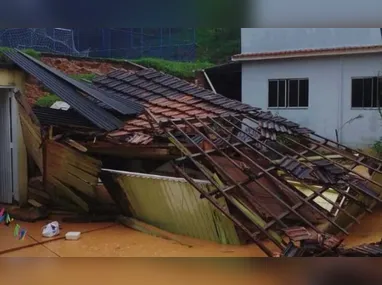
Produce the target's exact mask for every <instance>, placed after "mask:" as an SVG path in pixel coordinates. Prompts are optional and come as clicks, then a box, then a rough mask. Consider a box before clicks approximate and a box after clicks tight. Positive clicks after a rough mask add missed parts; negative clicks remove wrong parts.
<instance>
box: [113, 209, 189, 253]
mask: <svg viewBox="0 0 382 285" xmlns="http://www.w3.org/2000/svg"><path fill="white" fill-rule="evenodd" d="M117 221H118V222H120V223H121V224H122V225H124V226H126V227H128V228H131V229H133V230H136V231H139V232H142V233H145V234H149V235H152V236H156V237H160V238H163V239H167V240H173V241H175V242H177V243H179V244H181V245H185V246H188V247H193V245H191V244H190V243H189V242H187V241H185V239H182V237H180V236H177V235H174V234H171V233H169V232H166V231H164V230H161V229H159V228H157V227H154V226H151V225H148V224H146V223H144V222H141V221H138V220H136V219H134V218H129V217H126V216H118V218H117Z"/></svg>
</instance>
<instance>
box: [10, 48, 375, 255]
mask: <svg viewBox="0 0 382 285" xmlns="http://www.w3.org/2000/svg"><path fill="white" fill-rule="evenodd" d="M6 55H7V56H8V57H9V58H10V59H11V60H13V61H15V62H16V64H18V65H19V66H20V68H22V69H24V70H25V71H26V72H28V73H32V74H35V73H38V74H40V80H41V81H42V82H43V83H44V84H45V85H47V86H50V88H56V91H57V92H55V93H56V95H57V96H59V97H61V98H62V100H63V101H65V102H67V103H68V104H69V105H70V106H71V107H70V108H69V109H68V110H66V111H65V110H55V109H51V108H36V107H35V108H31V107H30V106H29V105H28V103H27V102H26V101H27V100H26V98H25V96H24V95H23V94H18V96H17V100H18V106H19V112H20V120H21V125H22V131H23V135H24V138H25V141H26V148H27V151H28V154H29V155H30V157H31V158H32V159H33V162H34V164H35V172H37V173H38V176H39V178H35V177H30V183H29V199H31V200H33V201H34V202H33V203H32V204H35V205H37V204H42V205H44V206H46V207H49V208H51V209H52V210H56V211H57V210H60V211H62V210H65V211H69V212H73V215H71V216H69V217H67V219H68V220H70V221H76V220H77V221H89V222H91V221H95V220H97V219H98V220H99V219H101V220H102V219H105V220H107V219H115V218H116V217H117V216H118V215H119V214H122V215H124V216H125V217H127V218H125V221H126V219H128V221H129V224H130V225H131V224H132V221H135V220H139V221H140V222H144V223H147V224H149V225H151V226H154V227H156V228H160V229H161V230H166V231H169V232H172V233H174V234H181V235H189V236H193V237H197V238H202V239H209V240H212V241H217V242H221V243H227V244H243V243H247V242H253V243H255V244H257V245H258V246H259V247H260V248H261V249H262V250H263V251H264V253H265V254H267V255H268V256H275V255H277V256H349V255H355V254H363V255H367V256H368V255H378V254H380V252H379V246H380V244H374V245H365V246H360V247H357V248H352V249H346V248H344V247H342V245H341V243H342V238H340V236H341V235H348V234H349V231H348V230H349V228H350V227H351V225H352V224H354V223H360V222H361V218H362V216H363V215H364V214H366V213H369V212H371V211H372V209H373V208H374V207H375V206H376V205H377V203H379V202H381V193H382V179H380V177H381V176H380V175H381V174H382V172H381V170H380V169H381V165H382V161H381V160H379V159H378V158H374V157H372V156H370V155H367V154H365V153H362V152H360V151H356V150H354V149H350V148H348V147H346V146H344V145H341V144H338V143H337V142H334V141H331V140H329V139H327V138H323V137H321V136H319V135H318V134H316V133H314V132H313V131H312V130H308V129H306V128H303V127H301V126H299V125H298V124H296V123H294V122H291V121H288V120H287V119H285V118H282V117H279V116H275V115H273V114H272V113H271V112H264V111H262V110H260V109H259V108H256V107H252V106H249V105H246V104H242V103H241V102H238V101H234V100H231V99H228V98H225V97H223V96H221V95H219V94H215V93H213V92H212V91H209V90H205V89H203V88H201V87H198V86H195V85H193V84H191V83H189V82H187V81H184V80H181V79H179V78H176V77H173V76H170V75H167V74H164V73H161V72H158V71H156V70H153V69H140V70H136V71H131V70H130V71H126V70H114V71H112V72H110V73H108V74H105V75H102V76H99V77H97V78H95V79H94V80H93V82H92V84H85V83H82V82H78V81H73V79H70V78H68V77H67V76H65V75H63V74H61V73H57V71H56V70H53V69H52V68H50V67H47V66H46V65H42V64H40V63H38V62H36V61H35V60H32V59H30V58H28V57H26V56H24V55H23V54H22V53H20V52H18V53H16V54H15V53H6ZM32 66H33V68H31V67H32ZM37 71H39V72H37ZM42 74H44V76H42ZM57 86H62V88H58V87H57ZM359 166H362V167H365V168H366V169H367V170H368V171H370V173H371V176H368V177H366V176H364V175H361V174H359V173H358V172H356V171H355V170H354V168H355V167H359ZM120 220H121V218H120ZM135 224H137V223H135ZM270 244H271V245H270ZM274 248H277V249H278V252H277V253H276V254H275V251H274Z"/></svg>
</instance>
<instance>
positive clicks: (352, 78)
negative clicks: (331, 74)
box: [350, 75, 382, 110]
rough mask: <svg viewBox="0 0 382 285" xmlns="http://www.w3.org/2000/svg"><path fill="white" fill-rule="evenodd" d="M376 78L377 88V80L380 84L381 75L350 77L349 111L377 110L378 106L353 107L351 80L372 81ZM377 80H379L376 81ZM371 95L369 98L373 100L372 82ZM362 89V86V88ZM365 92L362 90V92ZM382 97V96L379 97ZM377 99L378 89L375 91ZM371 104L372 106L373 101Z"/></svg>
mask: <svg viewBox="0 0 382 285" xmlns="http://www.w3.org/2000/svg"><path fill="white" fill-rule="evenodd" d="M374 78H376V79H377V88H378V86H379V84H378V83H379V80H381V83H382V75H380V76H378V75H373V76H352V77H350V109H351V110H378V106H376V107H373V106H371V107H353V80H357V79H362V80H365V79H372V80H373V79H374ZM378 79H379V80H378ZM371 86H372V94H371V98H372V99H373V90H374V89H373V88H374V84H373V81H372V84H371ZM362 89H364V85H363V86H362ZM364 91H365V90H363V92H364ZM381 97H382V96H381ZM377 98H378V89H377ZM372 104H373V101H372ZM380 105H381V106H380V107H381V108H382V100H381V102H380Z"/></svg>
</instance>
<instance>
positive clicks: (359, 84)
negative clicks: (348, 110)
mask: <svg viewBox="0 0 382 285" xmlns="http://www.w3.org/2000/svg"><path fill="white" fill-rule="evenodd" d="M381 84H382V78H381V77H365V78H353V79H352V88H351V106H352V108H377V107H378V106H380V102H381V103H382V85H381Z"/></svg>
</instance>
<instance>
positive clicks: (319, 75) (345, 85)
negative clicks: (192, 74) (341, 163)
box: [242, 55, 382, 146]
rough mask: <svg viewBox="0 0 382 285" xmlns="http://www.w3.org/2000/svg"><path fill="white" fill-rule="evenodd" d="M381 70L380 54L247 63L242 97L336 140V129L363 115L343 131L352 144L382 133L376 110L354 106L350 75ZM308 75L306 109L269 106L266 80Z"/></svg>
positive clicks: (366, 141) (369, 140)
mask: <svg viewBox="0 0 382 285" xmlns="http://www.w3.org/2000/svg"><path fill="white" fill-rule="evenodd" d="M379 71H381V73H382V55H359V56H345V57H326V58H305V59H290V60H272V61H262V62H260V61H258V62H246V63H243V65H242V74H243V75H242V88H243V90H242V93H243V94H242V100H243V102H244V103H248V104H251V105H254V106H257V107H261V108H263V109H264V110H271V111H272V112H274V113H275V112H276V113H279V114H280V115H281V116H284V117H286V118H288V119H290V120H293V121H295V122H297V123H299V124H301V125H302V126H305V127H308V128H310V129H312V130H314V131H316V132H317V133H318V134H320V135H323V136H325V137H328V138H331V139H335V129H340V128H341V126H342V125H343V124H344V123H345V122H347V121H348V120H350V119H352V118H354V117H356V116H358V115H360V114H361V115H363V118H362V119H357V120H355V121H353V122H352V123H351V124H347V125H346V126H344V127H343V128H342V131H340V140H341V142H342V143H345V144H347V145H349V146H365V145H368V144H371V143H373V142H374V141H375V140H377V139H378V138H379V137H380V136H382V121H381V120H380V116H379V113H378V110H376V109H352V108H351V78H352V77H357V76H366V77H367V76H377V75H378V72H379ZM284 78H285V79H287V78H309V107H308V108H293V109H286V108H268V80H269V79H284Z"/></svg>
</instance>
